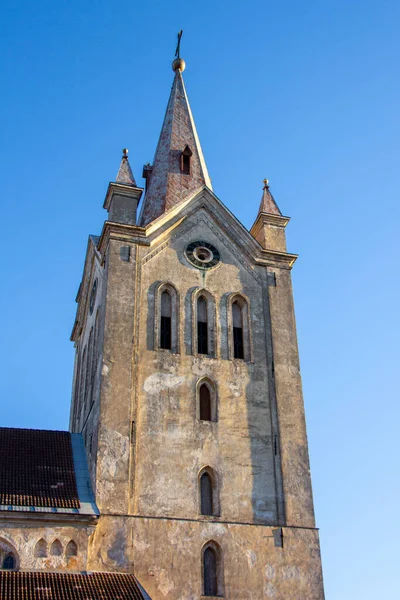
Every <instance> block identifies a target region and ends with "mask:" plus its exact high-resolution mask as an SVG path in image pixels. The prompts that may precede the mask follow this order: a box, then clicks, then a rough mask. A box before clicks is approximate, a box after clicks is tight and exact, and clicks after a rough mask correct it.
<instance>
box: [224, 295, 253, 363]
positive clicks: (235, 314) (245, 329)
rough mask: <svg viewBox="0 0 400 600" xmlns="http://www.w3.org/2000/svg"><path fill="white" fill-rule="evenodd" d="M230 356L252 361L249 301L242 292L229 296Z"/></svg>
mask: <svg viewBox="0 0 400 600" xmlns="http://www.w3.org/2000/svg"><path fill="white" fill-rule="evenodd" d="M228 329H229V357H230V358H237V359H241V360H246V361H251V355H252V346H251V330H250V314H249V303H248V300H247V299H246V298H244V296H242V295H240V294H231V295H230V296H229V297H228Z"/></svg>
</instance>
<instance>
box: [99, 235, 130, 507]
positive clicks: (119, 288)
mask: <svg viewBox="0 0 400 600" xmlns="http://www.w3.org/2000/svg"><path fill="white" fill-rule="evenodd" d="M122 245H123V244H121V242H119V241H117V240H112V239H111V240H110V242H109V246H108V249H107V253H106V269H107V273H106V291H105V320H104V346H103V364H102V386H101V392H100V418H99V433H98V451H97V456H98V458H97V473H96V503H97V505H98V507H99V509H100V510H101V511H103V512H108V511H109V512H114V513H124V514H126V513H127V512H128V505H129V486H128V485H127V482H128V479H129V460H130V427H131V424H130V411H131V399H132V355H133V315H134V303H135V263H134V262H133V261H132V259H131V254H132V252H131V250H132V248H129V250H128V247H127V246H124V247H123V248H121V246H122Z"/></svg>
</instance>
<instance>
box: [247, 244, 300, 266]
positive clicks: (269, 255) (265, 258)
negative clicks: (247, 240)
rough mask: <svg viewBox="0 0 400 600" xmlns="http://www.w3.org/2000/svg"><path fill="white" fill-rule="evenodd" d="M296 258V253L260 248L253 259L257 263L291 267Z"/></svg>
mask: <svg viewBox="0 0 400 600" xmlns="http://www.w3.org/2000/svg"><path fill="white" fill-rule="evenodd" d="M297 258H298V254H289V253H288V252H278V251H277V250H265V249H264V248H260V251H259V255H258V256H256V258H255V261H256V263H257V264H258V265H263V266H273V267H279V268H282V269H291V268H292V267H293V265H294V263H295V262H296V260H297Z"/></svg>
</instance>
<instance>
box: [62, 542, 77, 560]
mask: <svg viewBox="0 0 400 600" xmlns="http://www.w3.org/2000/svg"><path fill="white" fill-rule="evenodd" d="M65 556H66V557H67V558H71V557H72V556H78V546H77V543H76V542H75V540H70V541H69V542H68V544H67V545H66V548H65Z"/></svg>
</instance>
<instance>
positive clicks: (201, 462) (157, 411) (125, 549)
mask: <svg viewBox="0 0 400 600" xmlns="http://www.w3.org/2000/svg"><path fill="white" fill-rule="evenodd" d="M226 229H227V231H224V230H223V228H222V229H218V227H216V226H215V223H214V222H213V220H212V218H210V216H209V215H207V214H206V211H205V210H204V209H200V210H198V211H196V212H195V213H192V214H191V216H188V217H187V218H186V219H183V220H182V223H181V224H179V225H178V226H177V227H176V228H175V229H174V230H173V232H172V233H171V232H161V233H160V237H158V238H157V237H153V238H152V239H150V242H151V245H150V247H149V246H145V245H143V244H142V245H136V244H135V243H134V242H133V241H132V240H129V239H128V238H126V239H119V238H118V236H114V237H112V238H111V239H110V241H109V243H108V247H107V252H106V257H105V258H106V269H105V278H106V282H107V283H106V286H105V287H104V298H105V301H104V331H105V332H104V352H103V358H102V366H101V369H102V371H101V372H102V378H101V382H102V385H101V394H100V401H99V403H98V406H97V408H96V407H95V408H94V410H93V413H92V414H93V415H94V416H96V418H97V416H98V418H99V419H100V426H99V445H98V461H97V471H96V501H97V503H98V505H99V507H100V509H101V511H102V516H101V517H100V521H99V523H98V525H97V528H96V532H95V534H94V535H93V537H92V538H91V541H90V549H89V554H90V557H89V561H88V568H89V569H93V570H97V569H99V570H117V571H131V570H132V569H133V568H134V570H135V573H136V575H137V576H138V577H139V580H140V581H142V583H143V584H144V586H145V587H147V589H148V591H149V592H150V595H152V596H153V598H154V600H156V599H157V598H167V599H175V600H178V599H182V600H183V599H185V600H187V599H189V598H198V597H199V594H200V592H199V590H200V586H201V548H202V545H203V544H204V543H205V542H206V541H208V540H211V539H212V540H214V541H216V542H218V543H219V544H220V546H221V549H222V556H223V565H224V586H225V597H226V598H231V599H232V600H233V599H238V600H244V599H248V598H268V597H274V598H282V599H283V598H285V599H286V598H296V599H299V600H302V599H303V598H304V600H313V599H314V598H315V599H318V600H322V599H323V590H322V575H321V565H320V558H319V550H318V548H319V546H318V535H317V532H316V530H315V529H312V528H313V525H314V516H313V506H312V496H311V484H310V476H309V467H308V452H307V439H306V434H305V423H304V410H303V404H302V396H301V380H300V374H299V362H298V351H297V341H296V330H295V322H294V314H293V301H292V296H291V293H292V292H291V286H290V272H289V271H288V270H287V269H285V268H278V267H274V268H272V267H271V268H270V271H273V272H274V274H275V277H272V278H271V277H268V273H267V269H266V268H265V267H261V266H255V265H254V264H253V263H252V260H251V257H247V256H246V255H245V254H243V253H241V251H238V249H237V246H235V235H234V233H235V232H230V231H229V227H227V228H226ZM197 239H199V240H201V239H206V240H207V241H208V242H210V243H212V244H214V245H215V246H216V247H217V248H218V249H219V251H220V253H221V264H220V266H218V267H217V268H216V269H215V270H212V271H210V272H208V273H203V272H201V271H199V270H198V269H195V268H194V267H192V266H190V264H189V263H188V262H187V260H186V258H185V256H184V249H185V248H186V246H187V244H188V243H190V242H191V241H194V240H197ZM271 275H272V273H271ZM164 281H168V282H170V283H172V284H173V285H174V286H175V287H176V288H177V290H178V294H179V297H180V302H179V305H180V309H179V344H178V346H179V352H177V353H175V354H174V353H172V352H170V351H166V350H159V349H157V348H156V346H155V330H156V326H155V295H156V289H157V286H158V285H159V284H161V283H162V282H164ZM275 283H276V285H275ZM200 288H205V289H207V290H208V292H209V293H210V294H212V295H213V296H214V299H215V309H216V317H217V318H216V331H215V336H214V341H215V349H216V351H215V356H213V357H206V356H198V355H196V352H195V351H194V349H193V343H192V342H193V340H192V325H193V318H192V315H193V306H192V304H193V303H192V298H193V292H194V291H195V290H196V289H200ZM232 292H237V293H241V294H243V295H244V296H246V297H247V298H248V299H249V302H250V322H251V329H250V331H251V360H250V361H243V360H232V358H231V356H230V354H229V343H228V325H227V323H228V318H227V299H228V297H229V295H230V294H231V293H232ZM271 323H272V326H271ZM202 377H207V378H208V379H210V380H212V381H213V382H214V383H215V386H216V389H217V402H218V420H217V422H202V421H200V420H199V419H198V418H197V416H196V383H197V382H198V381H199V379H201V378H202ZM96 411H97V412H96ZM281 458H282V460H281ZM205 466H209V467H212V468H213V469H214V470H215V472H216V475H217V481H218V493H219V512H218V515H216V516H213V517H212V518H207V517H203V516H201V515H200V514H199V513H200V507H199V493H198V492H199V488H198V474H199V471H200V470H201V469H202V468H203V467H205ZM107 514H108V515H109V516H107ZM129 514H130V515H135V516H131V517H128V516H127V515H129ZM118 515H121V516H118ZM165 517H169V519H166V518H165ZM285 519H286V521H285ZM218 521H219V522H218ZM222 521H228V522H229V523H223V522H222ZM285 522H286V523H287V524H288V525H296V526H298V527H299V529H285V530H284V547H283V549H282V548H280V547H277V546H275V544H274V540H273V533H272V531H273V527H272V528H271V527H268V525H269V526H277V525H282V524H285ZM257 524H258V525H257ZM304 527H309V528H310V529H304ZM271 536H272V537H271ZM285 540H286V541H285ZM238 573H239V574H240V576H239V577H238Z"/></svg>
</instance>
